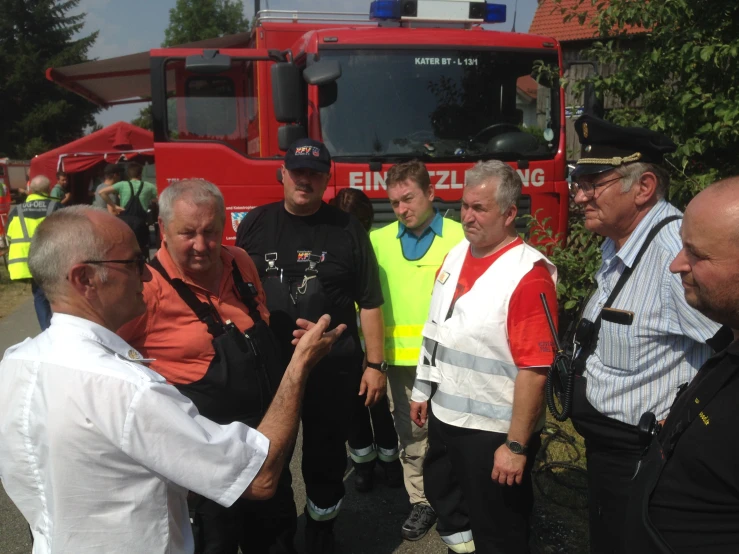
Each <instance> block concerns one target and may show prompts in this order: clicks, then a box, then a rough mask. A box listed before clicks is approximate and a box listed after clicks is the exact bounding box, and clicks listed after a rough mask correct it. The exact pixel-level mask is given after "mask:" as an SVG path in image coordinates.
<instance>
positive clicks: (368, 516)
mask: <svg viewBox="0 0 739 554" xmlns="http://www.w3.org/2000/svg"><path fill="white" fill-rule="evenodd" d="M38 331H39V329H38V323H37V322H36V315H35V312H34V310H33V302H32V301H31V300H29V301H27V302H25V303H24V304H21V305H20V306H19V307H18V309H17V310H16V311H15V312H13V313H12V314H10V315H9V316H7V317H5V318H3V319H0V351H1V352H4V351H5V349H6V348H7V347H8V346H11V345H13V344H16V343H18V342H21V341H22V340H24V339H25V338H26V337H28V336H33V335H34V334H36V333H38ZM339 416H340V415H339ZM301 455H302V444H301V441H300V440H298V444H297V446H296V449H295V454H294V456H293V460H292V463H291V469H292V472H293V490H294V491H295V502H296V504H297V507H298V513H299V514H300V518H299V520H298V534H297V537H296V541H295V542H296V546H297V548H298V551H299V552H304V549H303V526H304V516H303V515H302V509H303V506H304V504H305V486H304V484H303V480H302V477H301V476H300V457H301ZM353 483H354V475H353V471H352V470H351V464H349V463H348V457H347V473H346V475H345V484H346V490H347V495H346V497H345V499H344V503H343V504H342V509H341V515H340V516H339V519H338V520H337V523H336V528H335V534H336V541H337V547H338V552H340V553H341V554H391V553H396V552H397V553H405V554H411V553H413V554H445V553H446V548H445V547H444V546H443V545H442V543H441V540H440V539H439V537H438V535H437V534H436V531H434V530H432V531H431V532H430V533H429V534H428V535H427V536H426V537H424V538H423V539H422V540H420V541H417V542H406V541H403V540H402V539H401V537H400V526H401V525H402V524H403V521H405V518H406V517H407V516H408V512H409V510H410V505H409V503H408V498H407V496H406V493H405V490H404V489H390V488H388V487H386V486H385V484H384V476H383V475H382V473H381V472H380V471H379V470H378V471H377V474H376V480H375V490H374V491H372V492H370V493H365V494H359V493H357V492H356V491H355V490H354V484H353ZM30 552H31V541H30V537H29V531H28V525H27V524H26V522H25V520H24V519H23V516H21V514H20V513H19V512H18V510H17V509H16V508H15V506H14V505H13V503H12V502H11V501H10V499H9V498H8V497H7V495H6V494H5V491H4V489H1V488H0V553H2V554H29V553H30ZM247 554H250V553H247ZM255 554H257V553H255ZM259 554H261V553H259Z"/></svg>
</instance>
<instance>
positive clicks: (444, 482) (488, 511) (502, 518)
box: [423, 413, 541, 554]
mask: <svg viewBox="0 0 739 554" xmlns="http://www.w3.org/2000/svg"><path fill="white" fill-rule="evenodd" d="M505 440H506V434H505V433H491V432H488V431H478V430H474V429H463V428H460V427H454V426H452V425H447V424H446V423H443V422H441V421H439V420H438V419H437V418H436V417H435V416H434V414H433V413H431V414H430V416H429V451H428V454H427V455H426V461H425V463H424V466H423V486H424V488H425V490H426V496H427V498H428V499H429V502H430V503H431V507H432V508H434V510H435V511H436V514H437V516H438V518H439V519H438V521H437V524H436V530H437V531H438V532H439V535H441V537H442V539H443V540H444V542H446V543H447V544H450V542H449V541H450V540H452V541H453V540H454V536H457V535H458V534H459V533H464V532H465V531H470V530H471V531H472V538H473V540H474V541H475V552H476V553H477V554H493V553H495V554H504V553H505V554H507V553H527V552H528V551H529V548H528V544H529V519H530V516H531V509H532V507H533V503H534V492H533V486H532V482H531V468H532V467H533V465H534V460H535V459H536V454H537V452H538V451H539V447H540V446H541V437H540V436H539V434H538V433H534V435H533V436H532V437H531V439H530V441H529V444H528V449H529V451H528V454H527V456H526V469H525V472H524V477H523V481H522V483H521V484H520V485H513V486H508V485H499V484H498V483H497V482H494V481H493V480H492V477H491V475H492V472H493V456H494V455H495V451H496V450H497V449H498V448H499V447H500V446H501V445H502V444H505Z"/></svg>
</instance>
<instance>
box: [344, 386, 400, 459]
mask: <svg viewBox="0 0 739 554" xmlns="http://www.w3.org/2000/svg"><path fill="white" fill-rule="evenodd" d="M366 400H367V396H366V395H365V396H357V400H356V406H355V410H354V419H353V421H352V424H351V428H350V429H349V446H350V447H351V448H352V449H353V450H361V449H363V448H368V447H370V446H372V445H373V444H376V445H377V446H378V447H379V448H382V449H384V450H392V451H394V452H397V450H398V434H397V433H396V432H395V424H394V423H393V416H392V414H391V413H390V404H389V403H388V400H387V395H385V396H383V397H382V398H381V399H380V401H379V402H377V404H375V405H374V406H372V407H371V408H367V406H365V405H364V403H365V401H366ZM374 464H375V460H372V461H370V462H367V463H366V464H355V465H357V466H360V465H361V466H364V465H367V466H368V467H371V466H374Z"/></svg>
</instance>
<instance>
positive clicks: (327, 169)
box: [285, 158, 331, 173]
mask: <svg viewBox="0 0 739 554" xmlns="http://www.w3.org/2000/svg"><path fill="white" fill-rule="evenodd" d="M285 169H287V170H288V171H294V170H296V169H312V170H313V171H318V172H319V173H331V166H330V165H329V166H326V163H325V162H321V161H319V160H311V159H295V158H293V159H291V160H285Z"/></svg>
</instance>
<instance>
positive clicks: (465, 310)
mask: <svg viewBox="0 0 739 554" xmlns="http://www.w3.org/2000/svg"><path fill="white" fill-rule="evenodd" d="M468 247H469V243H468V242H467V241H466V240H465V241H464V242H462V243H461V244H459V245H458V246H456V247H454V248H453V249H452V250H451V252H449V255H448V256H447V258H446V261H445V262H444V266H443V267H442V268H441V271H440V272H439V278H438V279H437V280H436V281H435V282H434V293H433V297H432V299H431V307H430V309H429V318H428V321H427V322H426V325H425V326H424V328H423V337H424V339H423V345H422V347H421V357H420V358H419V364H418V367H417V369H416V386H415V388H416V389H418V390H419V391H420V392H424V393H426V394H430V389H431V383H438V388H437V390H436V392H435V393H434V396H433V397H432V399H431V403H432V409H433V411H434V415H435V416H436V417H438V418H439V419H440V420H441V421H443V422H444V423H448V424H449V425H454V426H457V427H465V428H468V429H479V430H482V431H492V432H496V433H507V432H508V427H509V426H510V421H511V415H512V411H513V410H512V407H513V387H514V382H515V380H516V376H517V375H518V368H517V367H516V365H515V364H514V362H513V356H512V354H511V350H510V348H509V346H508V304H509V302H510V299H511V296H512V295H513V291H515V290H516V287H517V286H518V284H519V282H520V281H521V279H522V278H523V277H524V275H526V274H527V273H528V272H529V271H531V269H532V268H533V266H534V264H535V263H536V262H538V261H540V260H544V261H545V262H546V264H547V269H549V274H550V275H551V277H552V281H553V282H555V283H556V281H557V268H556V267H554V265H552V263H551V262H549V260H547V259H546V258H545V257H544V256H543V255H542V254H541V253H540V252H539V251H538V250H536V249H534V248H532V247H531V246H529V245H527V244H521V245H520V246H516V247H514V248H512V249H511V250H509V251H508V252H506V253H505V254H503V255H502V256H501V257H500V258H498V259H497V260H496V261H495V262H494V263H493V265H492V266H490V268H489V269H488V270H487V271H486V272H485V273H483V274H482V275H481V276H480V278H479V279H478V280H477V281H476V282H475V284H474V285H473V286H472V288H471V289H470V290H468V291H467V292H466V293H465V294H463V295H462V296H460V297H459V299H458V300H457V303H456V304H455V306H454V311H453V312H452V316H451V317H450V318H449V319H446V320H445V319H444V318H445V317H446V314H447V312H448V311H449V306H450V305H451V302H452V298H453V297H454V292H455V290H456V287H457V281H458V280H459V273H460V271H461V269H462V264H463V263H464V258H465V255H466V254H467V249H468ZM442 281H443V282H442ZM542 309H543V308H542ZM545 339H546V340H549V337H545ZM531 340H533V341H539V340H542V338H541V337H531ZM423 388H427V389H428V390H426V391H424V390H423ZM543 417H544V412H543V411H542V421H541V422H540V425H539V426H537V429H539V428H540V426H541V425H543V423H544V420H543Z"/></svg>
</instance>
